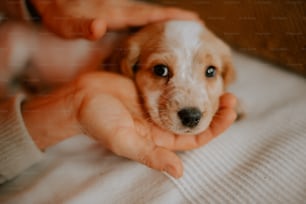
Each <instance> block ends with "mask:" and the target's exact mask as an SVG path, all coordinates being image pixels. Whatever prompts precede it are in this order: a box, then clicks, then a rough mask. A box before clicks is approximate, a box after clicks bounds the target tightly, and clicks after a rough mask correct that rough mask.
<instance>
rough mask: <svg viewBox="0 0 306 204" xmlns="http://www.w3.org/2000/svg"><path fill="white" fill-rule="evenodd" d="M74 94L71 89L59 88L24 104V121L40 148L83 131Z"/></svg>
mask: <svg viewBox="0 0 306 204" xmlns="http://www.w3.org/2000/svg"><path fill="white" fill-rule="evenodd" d="M68 89H69V88H68ZM73 95H74V94H73V92H72V91H71V89H70V90H68V91H67V90H66V89H65V90H59V91H57V92H54V93H52V94H50V95H45V96H37V97H34V98H32V99H30V100H28V101H25V102H24V104H23V105H22V115H23V119H24V123H25V125H26V127H27V129H28V132H29V134H30V135H31V137H32V139H33V141H34V142H35V143H36V145H37V146H38V147H39V148H40V149H42V150H43V149H46V148H48V147H50V146H53V145H55V144H57V143H59V142H61V141H63V140H65V139H67V138H69V137H71V136H74V135H77V134H80V133H81V132H82V131H81V128H80V126H79V123H78V121H77V117H76V112H75V110H76V109H75V106H74V105H73V104H74V101H73V99H74V96H73Z"/></svg>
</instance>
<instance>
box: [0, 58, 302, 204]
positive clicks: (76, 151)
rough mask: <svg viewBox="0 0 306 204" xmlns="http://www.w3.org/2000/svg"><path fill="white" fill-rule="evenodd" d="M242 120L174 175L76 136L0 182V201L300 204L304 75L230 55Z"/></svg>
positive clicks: (191, 154)
mask: <svg viewBox="0 0 306 204" xmlns="http://www.w3.org/2000/svg"><path fill="white" fill-rule="evenodd" d="M234 64H235V67H236V70H237V74H238V79H237V82H235V84H234V85H233V86H232V87H231V91H232V92H234V93H235V94H236V95H237V96H238V97H239V98H240V99H241V100H242V101H243V104H244V107H245V110H246V114H247V116H246V118H244V119H243V120H241V121H239V122H237V123H235V124H234V125H233V126H232V127H231V128H230V129H229V130H228V131H226V132H225V133H223V134H222V135H221V136H219V137H218V138H216V139H214V140H213V141H212V142H210V143H209V144H208V145H206V146H204V147H202V148H200V149H197V150H193V151H188V152H184V153H180V157H181V158H182V159H183V162H184V167H185V172H184V176H183V177H182V178H181V179H179V180H175V179H172V178H170V177H168V176H167V175H165V174H163V173H160V172H157V171H154V170H151V169H149V168H147V167H145V166H143V165H141V164H138V163H136V162H134V161H130V160H127V159H124V158H119V157H117V156H114V155H113V154H111V153H110V152H108V151H106V150H104V149H102V148H101V147H99V145H97V144H96V143H95V142H94V141H92V140H90V139H89V138H87V137H85V136H82V135H79V136H76V137H73V138H71V139H68V140H66V141H64V142H62V143H60V144H59V145H57V146H54V147H52V148H50V149H48V150H47V152H46V154H45V158H44V160H43V161H42V162H40V163H39V164H37V165H35V166H33V167H31V168H30V169H28V170H27V171H25V172H24V173H23V174H22V175H20V176H19V177H17V178H16V179H14V180H12V181H10V182H8V183H6V184H4V185H1V186H0V203H22V204H27V203H29V204H33V203H91V204H93V203H305V201H306V148H305V146H306V80H305V78H302V77H300V76H297V75H294V74H292V73H288V72H285V71H283V70H281V69H278V68H277V67H275V66H274V65H271V64H267V63H266V62H262V61H259V60H258V59H254V58H250V57H247V56H245V55H242V54H239V53H234Z"/></svg>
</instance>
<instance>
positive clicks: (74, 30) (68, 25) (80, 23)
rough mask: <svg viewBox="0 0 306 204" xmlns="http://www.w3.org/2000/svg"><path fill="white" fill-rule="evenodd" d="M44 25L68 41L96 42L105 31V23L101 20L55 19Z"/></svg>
mask: <svg viewBox="0 0 306 204" xmlns="http://www.w3.org/2000/svg"><path fill="white" fill-rule="evenodd" d="M45 24H46V25H47V27H48V28H49V29H50V30H51V31H53V32H54V33H56V34H57V35H59V36H61V37H63V38H69V39H73V38H86V39H89V40H98V39H99V38H101V37H102V36H103V35H104V34H105V33H106V30H107V27H106V23H105V22H104V21H103V20H101V19H86V18H71V17H57V18H54V19H53V20H50V21H48V22H45Z"/></svg>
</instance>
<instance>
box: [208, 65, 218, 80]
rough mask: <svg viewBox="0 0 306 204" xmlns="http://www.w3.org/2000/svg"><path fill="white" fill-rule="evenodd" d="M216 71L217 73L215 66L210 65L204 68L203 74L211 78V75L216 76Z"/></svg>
mask: <svg viewBox="0 0 306 204" xmlns="http://www.w3.org/2000/svg"><path fill="white" fill-rule="evenodd" d="M216 73H217V70H216V67H215V66H212V65H210V66H208V67H207V69H206V72H205V76H206V77H208V78H212V77H214V76H216Z"/></svg>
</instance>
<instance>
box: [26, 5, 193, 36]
mask: <svg viewBox="0 0 306 204" xmlns="http://www.w3.org/2000/svg"><path fill="white" fill-rule="evenodd" d="M31 2H32V3H33V5H34V6H35V8H36V9H37V11H38V13H39V14H40V15H41V17H42V21H43V23H44V24H45V25H46V26H47V28H49V29H50V30H51V31H53V32H54V33H56V34H58V35H60V36H62V37H65V38H80V37H81V38H87V39H90V40H96V39H99V38H101V37H102V36H103V35H104V34H105V33H106V31H107V30H117V29H123V28H127V27H132V26H143V25H146V24H149V23H152V22H157V21H162V20H169V19H181V20H182V19H184V20H196V19H198V16H197V15H196V14H195V13H193V12H191V11H186V10H183V9H178V8H173V7H161V6H157V5H153V4H149V3H144V2H140V1H133V0H116V1H113V0H87V1H83V0H74V1H70V0H31Z"/></svg>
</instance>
